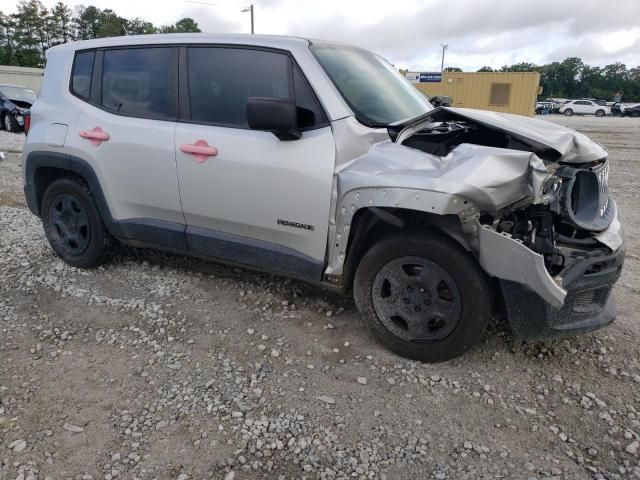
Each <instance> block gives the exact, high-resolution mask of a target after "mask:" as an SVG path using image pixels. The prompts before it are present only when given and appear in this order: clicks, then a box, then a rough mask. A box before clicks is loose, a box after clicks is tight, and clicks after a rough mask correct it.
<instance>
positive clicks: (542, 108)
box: [536, 100, 555, 115]
mask: <svg viewBox="0 0 640 480" xmlns="http://www.w3.org/2000/svg"><path fill="white" fill-rule="evenodd" d="M554 105H555V104H554V103H553V102H549V101H546V100H545V101H543V102H536V114H537V115H543V114H547V113H551V112H552V111H553V107H554Z"/></svg>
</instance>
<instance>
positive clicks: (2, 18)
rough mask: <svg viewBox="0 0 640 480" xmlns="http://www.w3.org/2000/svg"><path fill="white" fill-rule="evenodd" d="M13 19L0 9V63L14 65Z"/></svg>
mask: <svg viewBox="0 0 640 480" xmlns="http://www.w3.org/2000/svg"><path fill="white" fill-rule="evenodd" d="M14 33H15V23H14V19H13V18H12V17H11V16H10V15H5V14H4V13H2V12H1V11H0V65H14V51H13V36H14Z"/></svg>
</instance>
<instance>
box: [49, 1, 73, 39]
mask: <svg viewBox="0 0 640 480" xmlns="http://www.w3.org/2000/svg"><path fill="white" fill-rule="evenodd" d="M49 25H50V29H51V32H50V36H51V45H58V44H61V43H67V42H68V41H69V40H72V39H73V38H74V35H73V12H72V11H71V9H70V8H69V7H68V6H66V5H65V4H64V3H62V2H58V3H56V5H55V6H54V7H53V9H52V10H51V15H50V21H49Z"/></svg>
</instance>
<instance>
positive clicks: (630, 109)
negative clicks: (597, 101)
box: [611, 102, 640, 117]
mask: <svg viewBox="0 0 640 480" xmlns="http://www.w3.org/2000/svg"><path fill="white" fill-rule="evenodd" d="M611 115H613V116H614V117H640V103H635V104H627V103H621V102H616V103H614V104H613V106H612V107H611Z"/></svg>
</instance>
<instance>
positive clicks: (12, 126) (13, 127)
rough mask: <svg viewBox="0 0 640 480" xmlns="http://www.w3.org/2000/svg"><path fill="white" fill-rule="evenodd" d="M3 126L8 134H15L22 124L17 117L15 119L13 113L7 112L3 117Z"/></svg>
mask: <svg viewBox="0 0 640 480" xmlns="http://www.w3.org/2000/svg"><path fill="white" fill-rule="evenodd" d="M2 126H3V127H4V129H5V130H6V131H7V132H12V133H15V132H17V131H18V130H20V124H19V123H18V120H16V117H14V116H13V115H12V114H11V113H9V112H6V113H5V114H4V115H3V117H2Z"/></svg>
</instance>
